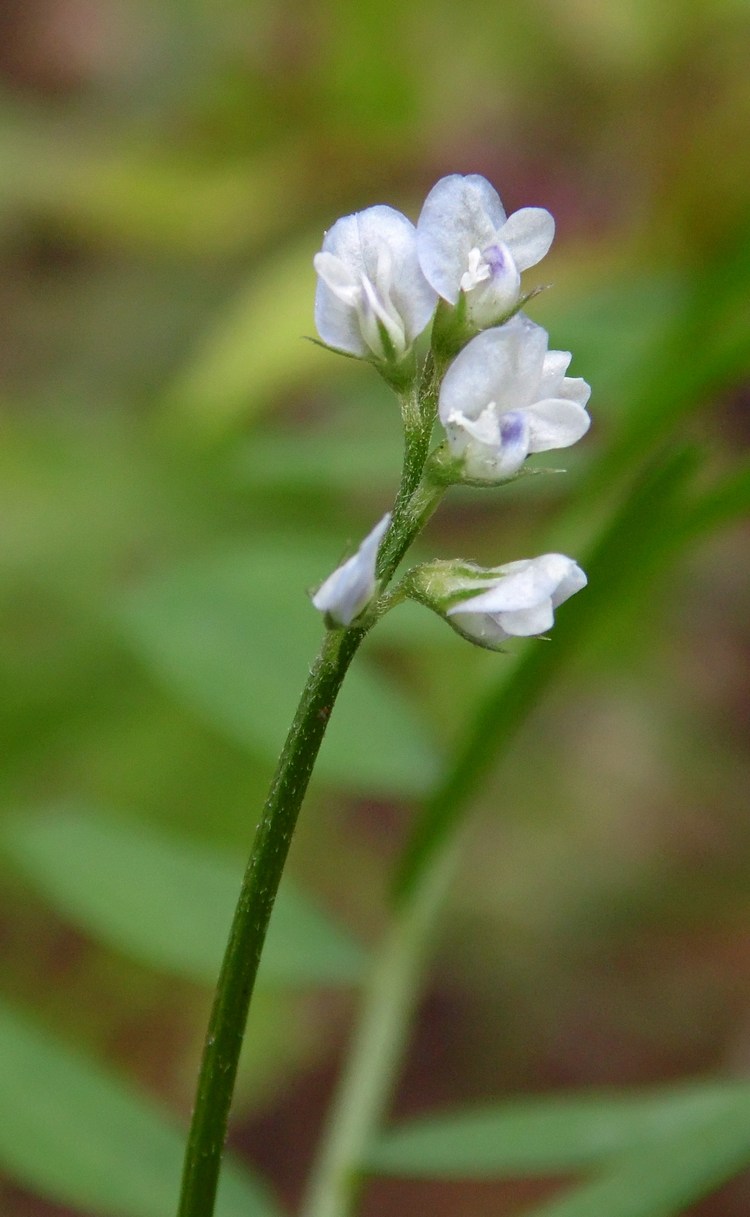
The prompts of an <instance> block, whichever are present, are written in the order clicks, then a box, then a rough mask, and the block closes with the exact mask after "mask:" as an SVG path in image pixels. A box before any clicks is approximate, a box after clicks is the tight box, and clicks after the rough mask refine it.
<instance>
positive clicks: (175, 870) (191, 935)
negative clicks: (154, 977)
mask: <svg viewBox="0 0 750 1217" xmlns="http://www.w3.org/2000/svg"><path fill="white" fill-rule="evenodd" d="M0 847H1V848H2V849H3V851H4V852H5V853H6V854H7V855H8V856H9V857H10V858H11V859H12V860H13V862H14V863H15V864H16V865H17V866H18V867H19V868H20V869H21V870H22V871H23V873H24V875H25V876H26V877H27V878H28V880H29V881H30V882H31V883H32V884H33V885H34V887H35V888H36V889H37V890H38V891H39V892H40V893H41V895H42V896H43V897H44V898H45V899H46V900H48V901H50V903H51V904H52V905H53V906H54V907H55V908H56V909H57V910H58V911H59V912H60V913H61V914H62V915H63V916H64V917H67V918H70V920H71V921H72V922H74V924H75V925H77V926H79V927H80V928H81V929H83V930H85V931H86V933H88V934H91V935H92V936H93V937H94V938H97V939H101V940H102V941H103V942H105V943H106V944H107V945H109V946H112V947H114V948H115V949H116V950H119V951H122V952H123V953H124V954H126V955H129V956H131V957H132V958H134V959H136V960H138V961H140V962H142V963H145V964H147V965H149V966H150V967H155V968H158V969H159V970H160V971H164V972H167V973H174V974H175V975H178V976H184V977H186V978H187V979H189V980H194V981H198V982H199V983H203V984H208V985H213V984H215V982H216V978H217V976H218V973H219V966H220V964H221V958H222V953H223V950H224V946H225V943H226V940H227V935H228V933H229V926H230V924H231V920H232V914H233V912H234V906H235V903H236V900H237V895H238V892H239V887H240V882H241V879H242V862H241V860H240V859H238V858H236V857H233V856H231V855H228V854H226V853H224V852H221V851H218V850H216V849H212V848H209V847H207V846H204V845H201V844H198V843H197V842H194V841H188V840H185V839H182V838H177V837H169V836H167V835H165V834H163V833H157V832H155V831H154V830H153V829H152V828H150V827H147V826H145V825H142V824H136V823H133V822H131V823H127V822H124V821H121V820H112V819H110V818H108V817H106V816H103V815H101V814H98V815H97V814H95V813H93V812H87V811H80V810H69V809H58V810H57V811H55V812H50V811H48V812H44V813H42V814H37V815H32V816H25V817H23V818H21V817H14V818H12V819H10V820H8V821H6V822H5V823H4V824H3V825H2V828H0ZM363 965H364V952H363V951H362V950H361V948H360V947H359V946H358V945H357V944H356V943H355V942H354V941H353V939H351V938H350V937H349V935H348V934H347V933H345V932H344V931H343V930H341V929H339V928H338V927H337V926H336V925H334V924H333V923H332V922H331V921H329V919H328V918H327V917H326V916H324V914H323V913H321V912H320V911H319V910H318V909H317V908H316V907H315V906H314V905H313V904H312V903H311V902H310V901H309V900H308V899H307V898H306V897H305V896H304V895H303V894H302V893H301V892H299V891H298V890H296V889H295V888H294V886H293V885H292V884H291V883H290V882H289V881H288V879H285V880H284V883H283V885H282V888H281V892H280V894H279V898H278V900H277V903H276V906H275V908H274V911H273V915H272V918H271V925H270V929H269V933H268V939H267V942H266V947H265V951H264V954H263V963H262V965H261V973H260V974H261V977H262V979H263V980H264V981H265V982H266V983H269V984H287V985H290V984H291V985H302V984H351V983H355V982H356V981H357V980H359V978H360V975H361V973H362V970H363Z"/></svg>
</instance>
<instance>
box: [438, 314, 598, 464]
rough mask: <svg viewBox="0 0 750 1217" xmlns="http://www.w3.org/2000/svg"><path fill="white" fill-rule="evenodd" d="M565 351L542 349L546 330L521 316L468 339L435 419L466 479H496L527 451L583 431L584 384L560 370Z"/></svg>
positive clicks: (568, 440)
mask: <svg viewBox="0 0 750 1217" xmlns="http://www.w3.org/2000/svg"><path fill="white" fill-rule="evenodd" d="M570 359H571V356H570V354H569V353H568V352H567V351H548V350H547V333H546V331H545V330H543V329H542V328H541V326H538V325H534V323H533V321H529V319H528V317H524V316H522V315H521V314H518V315H517V316H515V317H513V318H511V320H510V321H508V322H506V324H505V325H502V326H499V327H497V328H496V329H491V330H485V331H484V332H483V333H481V334H477V336H476V337H475V338H472V340H471V342H469V343H468V344H467V346H465V347H464V349H463V350H462V351H461V353H460V354H459V355H458V356H457V358H456V359H455V360H454V362H453V363H452V364H451V366H450V367H449V368H448V371H447V372H446V374H445V379H444V380H443V384H442V386H441V389H440V399H439V412H440V421H441V422H442V424H443V426H444V427H445V430H446V433H447V436H448V444H449V447H450V450H451V454H452V455H453V456H454V457H456V458H458V459H460V460H462V462H463V470H462V472H463V476H464V478H465V479H466V480H468V481H475V482H497V481H502V479H503V478H507V477H510V476H511V475H512V474H513V473H516V472H517V470H518V469H520V467H521V465H522V464H523V462H524V461H525V460H526V457H527V456H528V455H529V453H532V452H546V451H547V450H548V449H550V448H567V447H569V446H570V445H571V444H574V443H575V442H576V440H579V439H580V438H581V436H582V435H585V434H586V432H587V431H588V429H589V425H590V421H591V420H590V418H589V415H588V414H587V412H586V410H585V409H584V407H585V405H586V402H587V401H588V399H589V394H590V389H589V386H588V385H587V384H586V382H585V380H581V379H580V377H571V376H566V375H565V372H566V370H567V367H568V364H569V363H570Z"/></svg>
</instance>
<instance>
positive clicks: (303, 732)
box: [178, 423, 444, 1217]
mask: <svg viewBox="0 0 750 1217" xmlns="http://www.w3.org/2000/svg"><path fill="white" fill-rule="evenodd" d="M428 444H429V432H428V430H427V426H426V424H425V423H423V424H422V425H421V427H419V428H417V427H413V428H410V427H409V426H407V431H406V454H405V459H404V484H406V483H407V481H408V485H409V487H410V489H409V491H408V492H407V493H403V490H404V485H403V484H402V488H401V492H400V493H399V496H398V498H397V502H396V505H395V506H394V511H393V520H392V523H391V527H390V529H389V531H388V534H387V536H386V537H385V539H384V541H383V545H382V546H381V552H380V556H379V560H378V576H379V578H380V579H381V581H382V583H383V585H385V584H387V583H388V581H389V580H390V578H391V577H392V575H393V573H394V571H395V570H396V567H397V566H398V564H399V562H400V561H401V559H402V557H403V556H404V554H405V552H406V550H407V549H408V548H409V546H410V545H411V543H412V541H413V540H414V538H415V536H416V535H417V533H418V532H419V531H420V530H421V529H422V528H423V527H424V524H425V523H426V521H427V520H428V519H429V517H430V515H431V514H432V512H433V511H434V510H435V508H436V506H437V504H438V502H439V501H440V498H441V497H442V495H443V493H444V491H443V488H442V487H438V486H435V485H433V484H431V483H423V482H421V481H420V478H421V474H422V469H423V467H424V463H425V460H426V457H427V448H428ZM420 462H421V464H420ZM371 624H372V623H367V624H366V625H365V626H363V627H361V628H358V627H356V626H353V627H351V628H349V629H347V630H335V631H332V632H331V633H329V634H328V635H327V636H326V638H325V640H324V642H323V646H322V648H321V651H320V654H319V656H318V658H317V660H316V661H315V664H314V665H313V668H312V670H311V672H310V676H309V678H308V681H307V684H306V685H305V688H304V690H303V693H302V697H301V699H300V703H299V706H298V708H297V713H296V714H295V717H294V720H293V722H292V726H291V728H290V730H289V734H288V736H287V740H286V743H285V745H284V748H283V751H282V753H281V757H280V758H279V763H278V766H277V769H276V774H275V777H274V780H273V783H272V785H271V790H270V792H269V795H268V798H267V800H266V804H265V807H264V810H263V815H262V818H261V821H260V823H259V825H258V828H257V830H256V834H255V839H254V841H253V847H252V852H251V854H250V860H249V862H248V865H247V869H246V871H245V877H244V879H243V883H242V889H241V891H240V897H239V901H238V904H237V908H236V910H235V915H234V921H233V923H232V929H231V932H230V937H229V942H228V944H227V948H226V952H225V955H224V962H223V964H222V968H221V973H220V975H219V981H218V984H217V989H216V996H215V998H214V1005H213V1010H212V1013H211V1020H210V1023H209V1027H208V1032H207V1035H206V1042H205V1046H204V1050H203V1059H202V1062H201V1070H200V1075H199V1080H198V1092H197V1096H196V1101H195V1107H194V1110H193V1118H192V1122H191V1128H190V1134H189V1139H188V1145H187V1151H186V1156H185V1165H184V1170H183V1178H182V1191H181V1194H180V1204H179V1209H178V1217H211V1214H212V1213H213V1211H214V1205H215V1202H216V1189H217V1186H218V1180H219V1171H220V1169H221V1158H222V1153H223V1149H224V1140H225V1137H226V1130H227V1123H228V1119H229V1109H230V1107H231V1103H232V1095H233V1093H234V1084H235V1079H236V1076H237V1065H238V1062H239V1055H240V1049H241V1047H242V1039H243V1036H244V1032H245V1024H246V1022H247V1014H248V1009H249V1006H250V999H251V996H252V992H253V987H254V984H255V977H256V974H257V971H258V964H259V962H260V956H261V952H262V950H263V944H264V942H265V939H266V932H267V929H268V923H269V920H270V917H271V912H272V910H273V905H274V901H275V899H276V893H277V891H278V887H279V883H280V881H281V876H282V873H283V870H284V864H285V862H286V858H287V853H288V852H289V845H290V843H291V839H292V834H293V832H294V828H295V825H296V823H297V816H298V814H299V810H300V807H301V805H302V800H303V799H304V796H305V793H306V791H307V787H308V783H309V781H310V777H311V775H312V770H313V766H314V764H315V761H316V758H317V755H318V750H319V748H320V745H321V742H322V740H323V735H324V734H325V729H326V726H327V723H328V718H329V716H330V714H331V710H332V708H333V703H334V701H335V700H336V695H337V694H338V691H339V689H340V688H341V684H342V682H343V679H344V676H345V675H346V671H347V668H348V667H349V664H350V663H351V661H352V659H353V657H354V654H355V652H356V650H357V648H358V647H359V645H360V643H361V641H362V639H363V638H364V637H365V634H366V633H367V630H368V629H369V628H370V625H371Z"/></svg>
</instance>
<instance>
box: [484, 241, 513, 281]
mask: <svg viewBox="0 0 750 1217" xmlns="http://www.w3.org/2000/svg"><path fill="white" fill-rule="evenodd" d="M482 257H483V258H484V260H485V262H486V263H487V265H488V266H489V268H490V271H491V272H492V275H493V277H495V276H497V275H504V274H506V273H507V271H508V258H507V257H506V254H505V252H504V250H503V249H501V247H500V246H499V245H488V246H487V248H486V249H483V250H482Z"/></svg>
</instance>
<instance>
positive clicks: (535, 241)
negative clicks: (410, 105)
mask: <svg viewBox="0 0 750 1217" xmlns="http://www.w3.org/2000/svg"><path fill="white" fill-rule="evenodd" d="M554 235H555V221H554V220H553V218H552V216H551V215H550V213H549V212H548V211H545V209H544V208H543V207H524V208H522V209H521V210H520V211H515V212H514V213H513V215H511V216H510V217H507V216H506V214H505V210H504V208H503V205H502V203H501V202H500V196H499V195H498V193H497V191H496V190H495V188H494V187H493V186H491V185H490V183H489V182H488V181H487V179H486V178H484V177H480V176H479V174H470V175H469V176H468V177H462V176H461V175H460V174H458V173H453V174H451V175H450V176H449V177H444V178H441V179H440V181H439V182H438V183H437V184H436V185H435V186H433V188H432V190H431V191H430V193H429V194H428V196H427V198H426V200H425V204H424V207H423V208H422V213H421V215H420V217H419V220H418V222H417V250H418V253H419V261H420V264H421V267H422V270H423V271H424V273H425V276H426V278H427V280H428V282H429V283H430V284H431V286H432V287H433V288H434V289H435V291H436V292H437V293H438V295H440V296H442V297H443V299H444V300H447V301H448V303H449V304H453V305H455V304H457V303H458V299H459V295H460V293H461V292H463V293H464V294H465V297H466V310H467V316H468V318H469V321H471V322H472V323H473V324H474V325H475V326H477V327H478V328H482V327H484V326H489V325H496V324H497V323H498V322H499V321H500V320H501V319H502V318H503V317H504V316H506V315H507V314H508V313H510V312H511V311H512V310H513V308H514V307H515V306H516V304H517V303H518V299H519V296H520V291H521V271H523V270H526V269H527V268H528V267H530V266H535V265H536V264H537V262H540V261H541V259H542V258H543V257H544V255H545V254H546V253H547V250H548V249H549V247H550V245H551V244H552V239H553V237H554Z"/></svg>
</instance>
